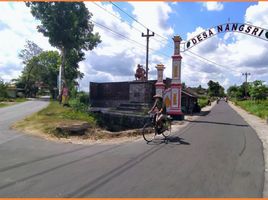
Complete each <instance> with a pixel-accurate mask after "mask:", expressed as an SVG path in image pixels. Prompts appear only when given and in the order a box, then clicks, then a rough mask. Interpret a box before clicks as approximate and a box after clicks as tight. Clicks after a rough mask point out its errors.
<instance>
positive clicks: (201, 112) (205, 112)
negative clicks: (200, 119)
mask: <svg viewBox="0 0 268 200" xmlns="http://www.w3.org/2000/svg"><path fill="white" fill-rule="evenodd" d="M209 113H210V110H208V111H200V112H199V113H193V114H186V116H187V115H188V116H206V115H208V114H209Z"/></svg>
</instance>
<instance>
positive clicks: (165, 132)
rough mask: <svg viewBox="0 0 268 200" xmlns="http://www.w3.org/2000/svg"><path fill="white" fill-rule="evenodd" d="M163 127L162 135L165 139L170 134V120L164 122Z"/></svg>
mask: <svg viewBox="0 0 268 200" xmlns="http://www.w3.org/2000/svg"><path fill="white" fill-rule="evenodd" d="M164 126H165V129H166V130H165V131H164V132H162V135H163V136H164V137H165V138H167V137H168V136H170V134H171V120H170V119H167V120H166V122H165V124H164Z"/></svg>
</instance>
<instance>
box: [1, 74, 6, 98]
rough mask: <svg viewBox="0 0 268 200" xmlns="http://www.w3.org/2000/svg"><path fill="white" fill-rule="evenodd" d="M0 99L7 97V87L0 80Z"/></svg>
mask: <svg viewBox="0 0 268 200" xmlns="http://www.w3.org/2000/svg"><path fill="white" fill-rule="evenodd" d="M0 97H4V98H6V97H7V85H6V84H5V83H4V81H3V80H2V79H1V78H0Z"/></svg>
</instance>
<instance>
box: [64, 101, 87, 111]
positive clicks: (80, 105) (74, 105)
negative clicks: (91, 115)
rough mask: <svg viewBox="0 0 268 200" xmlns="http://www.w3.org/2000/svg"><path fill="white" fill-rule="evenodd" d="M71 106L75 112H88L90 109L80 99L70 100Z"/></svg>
mask: <svg viewBox="0 0 268 200" xmlns="http://www.w3.org/2000/svg"><path fill="white" fill-rule="evenodd" d="M69 105H70V106H71V108H72V109H74V110H75V111H80V112H87V109H88V105H86V104H84V103H82V102H81V101H80V100H79V99H78V98H75V99H70V100H69Z"/></svg>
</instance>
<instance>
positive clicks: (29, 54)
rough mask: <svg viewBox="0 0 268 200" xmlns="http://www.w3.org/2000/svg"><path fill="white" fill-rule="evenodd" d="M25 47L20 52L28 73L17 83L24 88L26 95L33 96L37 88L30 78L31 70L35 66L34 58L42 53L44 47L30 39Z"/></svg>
mask: <svg viewBox="0 0 268 200" xmlns="http://www.w3.org/2000/svg"><path fill="white" fill-rule="evenodd" d="M24 47H25V48H24V49H22V50H21V51H20V52H19V58H21V59H22V63H23V64H24V65H25V66H27V73H25V74H24V78H23V80H20V82H19V83H18V82H17V84H19V86H20V87H21V88H24V90H25V94H26V96H31V92H33V90H35V89H34V86H33V83H32V82H31V80H30V77H31V72H32V70H33V68H34V67H35V62H33V58H34V57H35V56H38V55H39V54H40V53H42V52H43V49H42V48H40V47H39V46H38V45H37V44H35V43H34V42H32V41H30V40H27V41H26V45H25V46H24Z"/></svg>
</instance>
